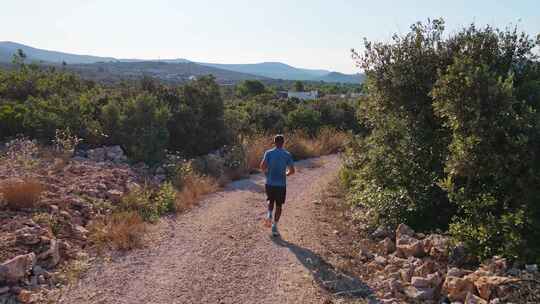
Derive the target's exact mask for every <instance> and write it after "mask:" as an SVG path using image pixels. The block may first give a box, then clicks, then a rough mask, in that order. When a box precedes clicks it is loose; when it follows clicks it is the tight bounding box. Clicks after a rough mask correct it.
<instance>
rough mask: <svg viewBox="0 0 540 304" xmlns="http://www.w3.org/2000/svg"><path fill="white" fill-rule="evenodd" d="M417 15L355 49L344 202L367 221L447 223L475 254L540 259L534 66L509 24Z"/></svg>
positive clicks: (523, 39)
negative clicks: (359, 86)
mask: <svg viewBox="0 0 540 304" xmlns="http://www.w3.org/2000/svg"><path fill="white" fill-rule="evenodd" d="M444 37H445V36H444V22H443V21H442V20H434V21H431V22H430V23H428V24H420V23H418V24H415V25H413V26H412V27H411V31H410V33H408V34H406V35H404V36H397V35H396V36H394V39H393V41H392V42H390V43H371V42H366V45H365V47H366V51H365V53H364V54H363V55H359V54H357V53H355V56H356V59H357V60H358V62H359V64H360V65H361V66H362V67H363V68H364V70H365V71H366V74H367V80H366V83H365V89H366V92H367V93H368V95H367V97H366V98H365V99H363V100H362V102H361V104H360V106H359V109H358V115H359V118H360V123H361V124H362V125H364V126H366V127H367V128H368V131H369V132H368V134H367V136H366V137H365V138H357V139H356V140H353V141H352V142H351V143H350V145H349V147H348V149H347V157H346V161H345V168H344V170H343V171H342V178H343V180H344V182H345V183H346V184H347V185H349V186H350V188H349V189H350V190H349V195H348V197H349V201H350V203H351V204H352V205H353V206H355V205H364V206H366V207H368V208H369V210H370V213H369V214H370V219H371V221H372V224H373V225H377V224H381V223H383V224H393V225H396V224H398V223H400V222H406V223H408V224H409V225H411V226H413V227H414V228H416V229H420V230H428V231H429V230H433V229H435V228H443V229H449V231H450V233H451V234H452V235H453V236H454V238H455V239H456V240H457V241H461V242H463V243H464V244H465V245H467V246H468V247H469V249H471V250H472V252H474V253H475V254H476V255H477V256H478V257H480V258H486V257H489V256H492V255H495V254H498V255H504V256H507V257H509V258H512V259H521V260H525V261H535V260H536V261H538V259H540V241H538V240H539V239H540V233H539V232H538V231H539V230H538V229H539V228H540V216H539V215H540V207H538V203H537V202H538V201H539V199H540V188H538V187H537V186H536V185H538V184H539V181H540V180H539V176H540V175H539V173H540V172H539V171H540V161H539V160H540V153H539V152H538V151H540V150H539V149H538V148H539V145H540V144H539V141H538V139H539V138H540V128H539V122H540V121H539V119H538V118H539V117H540V116H539V114H538V110H539V105H540V101H539V100H538V96H539V95H538V93H537V91H535V89H534V88H537V83H538V80H539V79H540V73H539V71H540V64H539V63H538V59H537V57H536V56H535V55H534V54H533V53H532V52H531V50H532V48H533V47H534V42H533V41H532V40H531V39H529V37H528V36H527V35H526V34H523V33H518V32H517V30H506V31H501V30H497V29H493V28H491V27H486V28H484V29H479V28H477V27H476V26H474V25H471V26H470V27H468V28H465V29H463V30H462V31H460V32H458V33H456V34H453V35H450V36H449V37H448V38H444Z"/></svg>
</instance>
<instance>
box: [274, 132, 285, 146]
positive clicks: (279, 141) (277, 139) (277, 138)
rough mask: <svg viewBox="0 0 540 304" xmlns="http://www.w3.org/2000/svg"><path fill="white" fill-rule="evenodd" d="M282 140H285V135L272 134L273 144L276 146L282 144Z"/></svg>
mask: <svg viewBox="0 0 540 304" xmlns="http://www.w3.org/2000/svg"><path fill="white" fill-rule="evenodd" d="M284 142H285V137H284V136H283V135H282V134H278V135H276V136H274V144H276V145H278V146H283V143H284Z"/></svg>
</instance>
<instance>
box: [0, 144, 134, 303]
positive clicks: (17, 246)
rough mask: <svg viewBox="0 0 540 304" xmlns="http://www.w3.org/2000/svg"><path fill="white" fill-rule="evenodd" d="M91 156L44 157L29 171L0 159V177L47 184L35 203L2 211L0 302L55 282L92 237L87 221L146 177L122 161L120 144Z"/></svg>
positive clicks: (26, 299) (27, 298)
mask: <svg viewBox="0 0 540 304" xmlns="http://www.w3.org/2000/svg"><path fill="white" fill-rule="evenodd" d="M89 152H90V151H89ZM88 157H89V158H84V159H81V158H73V159H69V160H67V161H58V160H57V159H54V160H51V161H49V162H45V161H41V162H40V163H39V165H38V166H37V167H36V168H34V169H33V170H32V171H30V172H29V171H28V170H25V171H24V172H19V171H18V170H19V168H17V167H15V166H12V165H11V164H4V163H0V181H2V180H7V179H8V178H12V177H13V176H15V177H17V176H24V177H31V178H33V179H36V180H39V182H40V183H41V184H42V185H43V186H44V192H43V193H42V194H41V198H40V200H39V206H37V207H36V209H34V210H22V211H20V210H19V211H13V210H7V209H6V210H1V211H0V244H1V246H0V303H15V302H14V301H15V299H16V301H18V302H22V303H31V302H34V301H35V300H36V298H35V297H36V296H37V295H36V293H35V291H37V290H40V289H43V288H54V287H55V286H57V284H58V283H59V278H58V277H59V272H58V267H59V266H60V265H61V264H63V263H64V262H65V261H67V260H70V259H73V258H76V257H78V256H79V255H81V254H83V251H84V248H85V247H86V246H87V244H88V238H89V235H88V234H89V231H88V230H87V228H86V227H85V226H86V225H87V224H88V223H89V222H90V221H91V220H92V219H93V218H94V217H95V216H96V214H98V213H100V212H103V207H101V205H107V204H115V203H117V202H119V201H120V199H121V197H122V196H123V195H124V194H125V193H126V192H129V191H130V190H131V189H133V188H135V187H139V186H138V185H139V184H141V183H142V179H143V177H141V176H140V175H138V174H137V173H135V172H134V171H133V170H132V169H131V168H130V167H129V166H128V165H127V164H124V163H123V161H124V160H125V156H124V154H123V152H122V151H121V149H120V147H110V148H106V149H105V148H103V149H102V150H99V151H93V152H90V153H89V155H88ZM59 164H62V166H60V165H59ZM21 170H22V169H21Z"/></svg>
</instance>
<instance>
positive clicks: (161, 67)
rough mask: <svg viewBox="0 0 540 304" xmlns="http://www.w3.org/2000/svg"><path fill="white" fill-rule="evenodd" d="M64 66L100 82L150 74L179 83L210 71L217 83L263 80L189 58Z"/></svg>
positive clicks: (207, 73) (166, 80)
mask: <svg viewBox="0 0 540 304" xmlns="http://www.w3.org/2000/svg"><path fill="white" fill-rule="evenodd" d="M68 69H70V70H72V71H74V72H76V73H78V74H80V75H81V76H83V77H84V78H87V79H91V80H95V81H100V82H117V81H120V80H123V79H137V78H140V77H141V76H150V77H153V78H157V79H160V80H162V81H165V82H170V83H183V82H186V81H188V80H190V78H192V76H194V77H200V76H204V75H210V74H211V75H213V76H214V77H216V81H217V82H218V83H220V84H232V83H236V82H238V81H242V80H247V79H258V80H265V79H266V78H265V77H261V76H256V75H250V74H245V73H239V72H234V71H227V70H222V69H216V68H212V67H207V66H203V65H200V64H196V63H193V62H184V63H166V62H155V61H137V62H118V61H116V62H98V63H93V64H75V65H69V66H68Z"/></svg>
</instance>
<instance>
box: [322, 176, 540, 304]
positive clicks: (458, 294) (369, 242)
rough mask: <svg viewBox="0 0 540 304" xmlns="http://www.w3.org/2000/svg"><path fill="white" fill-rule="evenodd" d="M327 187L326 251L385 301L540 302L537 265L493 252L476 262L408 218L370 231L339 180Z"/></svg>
mask: <svg viewBox="0 0 540 304" xmlns="http://www.w3.org/2000/svg"><path fill="white" fill-rule="evenodd" d="M325 193H326V195H325V196H324V197H323V198H322V200H321V202H322V205H323V208H321V209H320V210H319V212H318V217H319V219H320V222H321V226H322V228H321V229H320V234H319V238H320V239H321V241H322V242H323V244H324V248H325V250H324V252H323V256H324V257H325V258H327V260H328V261H331V262H332V263H333V264H335V265H337V266H338V267H339V268H340V269H342V270H344V271H347V272H348V273H350V274H351V275H353V276H357V277H358V278H360V279H361V280H362V281H364V282H365V283H366V285H368V286H369V287H370V289H371V290H373V291H374V293H375V295H376V298H377V299H378V300H377V301H379V302H380V303H467V304H468V303H471V304H472V303H540V275H539V273H538V269H537V266H536V265H528V266H525V267H517V266H516V267H513V266H512V265H510V264H509V263H508V262H507V261H506V260H505V259H503V258H497V257H494V258H492V259H491V260H489V261H485V263H483V264H481V265H479V266H475V265H474V264H470V263H469V259H468V258H467V255H466V252H465V250H464V249H463V248H461V247H460V246H453V245H452V244H451V243H450V241H449V238H448V237H446V236H444V235H440V234H427V235H426V234H422V233H416V232H415V231H413V230H412V229H411V228H410V227H407V226H406V225H404V224H401V225H399V227H397V229H395V230H393V229H385V228H383V227H380V228H378V229H377V230H376V231H370V230H369V229H367V228H366V226H365V225H364V224H363V223H362V222H361V221H360V220H358V219H357V218H356V217H354V215H353V213H352V212H351V210H350V209H349V208H348V207H347V206H344V205H343V204H342V202H343V199H344V197H343V191H342V190H341V189H339V186H337V185H336V184H334V185H333V186H332V187H331V188H330V189H328V191H326V192H325ZM356 212H358V210H356ZM328 231H333V233H332V234H331V235H330V234H328Z"/></svg>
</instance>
